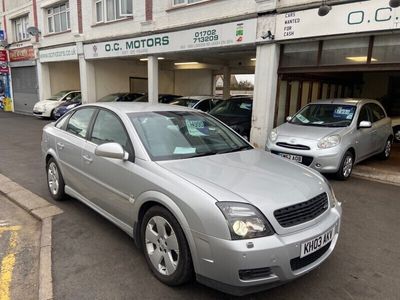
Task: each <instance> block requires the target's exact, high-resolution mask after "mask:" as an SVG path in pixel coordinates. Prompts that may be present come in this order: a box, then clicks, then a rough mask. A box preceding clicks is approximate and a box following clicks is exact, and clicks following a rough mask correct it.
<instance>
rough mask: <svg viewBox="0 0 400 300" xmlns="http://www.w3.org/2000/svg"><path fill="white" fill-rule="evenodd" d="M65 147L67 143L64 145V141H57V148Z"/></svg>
mask: <svg viewBox="0 0 400 300" xmlns="http://www.w3.org/2000/svg"><path fill="white" fill-rule="evenodd" d="M64 147H65V145H64V144H63V143H60V142H58V143H57V148H58V149H59V150H62V149H64Z"/></svg>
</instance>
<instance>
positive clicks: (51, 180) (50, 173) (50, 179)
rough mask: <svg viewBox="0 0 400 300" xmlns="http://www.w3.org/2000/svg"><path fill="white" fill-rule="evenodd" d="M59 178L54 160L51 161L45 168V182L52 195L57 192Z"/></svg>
mask: <svg viewBox="0 0 400 300" xmlns="http://www.w3.org/2000/svg"><path fill="white" fill-rule="evenodd" d="M59 180H60V178H59V174H58V168H57V165H56V164H55V163H54V162H51V163H50V164H49V167H48V170H47V183H48V185H49V189H50V192H51V193H52V194H53V195H57V193H58V189H59V186H60V184H59Z"/></svg>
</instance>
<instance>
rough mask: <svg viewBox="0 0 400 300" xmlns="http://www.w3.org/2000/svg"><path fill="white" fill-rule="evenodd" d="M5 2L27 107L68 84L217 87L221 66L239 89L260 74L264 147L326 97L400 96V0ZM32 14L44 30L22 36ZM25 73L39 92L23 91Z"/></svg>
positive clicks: (255, 123)
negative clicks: (394, 0)
mask: <svg viewBox="0 0 400 300" xmlns="http://www.w3.org/2000/svg"><path fill="white" fill-rule="evenodd" d="M3 2H4V5H3V13H2V20H3V22H2V28H3V29H4V30H5V31H6V32H7V36H6V37H7V42H8V43H9V45H10V46H9V47H8V49H9V50H8V51H11V50H13V51H18V49H20V48H21V49H22V48H27V47H28V48H31V49H32V50H29V51H30V52H29V51H28V52H27V53H28V54H27V55H26V57H25V58H24V59H20V60H19V61H16V62H13V63H14V65H11V67H12V69H11V76H12V78H13V80H12V82H13V92H14V97H13V100H14V101H13V103H14V110H15V111H20V112H24V108H25V112H29V109H30V108H31V107H33V104H34V102H36V101H37V99H45V98H47V97H49V96H50V95H51V94H54V93H57V92H58V91H60V90H67V89H71V90H72V89H80V90H81V91H82V98H83V101H84V102H95V101H96V100H98V99H100V98H101V97H103V96H105V95H107V94H110V93H115V92H128V91H131V92H146V93H148V94H149V99H150V101H154V99H158V97H157V96H158V94H161V93H170V94H178V95H210V94H213V93H215V90H216V87H215V85H216V78H217V77H218V78H220V76H221V75H223V78H224V85H223V86H224V87H223V94H224V97H225V98H227V97H228V96H229V95H230V90H229V89H230V77H231V75H232V74H253V75H254V91H253V93H254V100H253V101H254V104H253V115H252V131H251V137H250V139H251V141H252V142H253V144H255V145H256V146H258V147H263V145H264V144H265V141H266V137H267V133H268V132H269V131H270V130H271V129H272V127H273V126H276V125H279V124H281V123H282V122H284V120H285V118H286V116H288V115H292V114H293V113H294V112H295V111H297V110H298V109H299V108H300V107H302V106H304V105H305V104H307V103H309V102H311V101H314V100H316V99H320V98H322V99H324V98H332V97H365V98H380V99H383V101H386V102H388V103H390V105H389V106H391V103H392V102H393V103H394V102H395V101H396V100H395V99H396V97H397V99H400V90H399V87H400V8H392V7H390V6H389V0H387V1H386V0H369V1H334V0H332V1H328V3H329V4H331V5H332V6H331V10H328V11H327V14H325V15H324V16H320V15H319V10H320V6H321V4H322V1H306V0H280V1H276V0H140V1H139V0H111V1H110V0H88V1H83V0H70V1H59V0H56V1H54V0H36V1H32V0H31V1H25V4H21V5H20V6H19V9H18V8H15V7H13V8H12V12H11V13H10V9H8V7H7V6H8V5H11V6H13V5H14V6H15V1H11V0H8V1H7V0H6V1H3ZM22 2H24V1H18V3H22ZM12 3H14V4H12ZM21 20H28V21H27V22H28V23H29V24H25V23H24V24H25V29H26V27H27V26H28V25H29V26H34V27H36V28H38V31H39V32H38V33H37V34H36V35H34V36H27V37H23V38H24V39H23V40H22V41H17V39H18V37H19V35H18V32H19V31H20V30H22V31H23V29H21V28H22V27H21V26H20V23H21V22H20V21H21ZM4 25H7V26H4ZM6 27H7V28H6ZM25 31H26V30H25ZM18 68H20V69H18ZM21 68H25V69H21ZM28 69H29V70H35V72H33V73H32V74H31V73H28V71H26V72H25V70H28ZM20 70H24V71H23V72H21V71H20ZM27 74H30V75H27ZM36 74H37V76H36ZM24 76H25V77H29V78H30V79H28V78H25V77H24ZM14 77H16V78H25V79H23V80H22V81H21V80H19V79H18V80H19V85H18V83H17V81H18V80H17V79H15V80H14ZM21 82H22V83H25V82H29V88H30V89H29V91H30V94H32V95H36V98H35V97H27V96H25V95H24V94H23V93H20V94H18V93H19V91H21V90H24V88H25V87H22V88H21V87H20V85H21ZM36 83H37V84H36ZM27 85H28V84H27ZM33 87H34V88H33ZM26 90H28V89H26ZM21 107H22V108H21Z"/></svg>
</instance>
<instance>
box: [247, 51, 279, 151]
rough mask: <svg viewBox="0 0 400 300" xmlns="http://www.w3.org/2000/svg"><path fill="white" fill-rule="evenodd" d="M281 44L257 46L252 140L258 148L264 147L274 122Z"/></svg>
mask: <svg viewBox="0 0 400 300" xmlns="http://www.w3.org/2000/svg"><path fill="white" fill-rule="evenodd" d="M278 65H279V45H277V44H263V45H259V46H257V61H256V72H255V81H254V100H253V101H254V102H253V115H252V129H251V133H250V141H251V143H252V144H253V145H254V146H255V147H257V148H264V147H265V142H266V141H267V137H268V134H269V132H270V131H271V129H272V127H273V123H274V116H275V102H276V87H277V82H278Z"/></svg>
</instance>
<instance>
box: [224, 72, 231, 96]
mask: <svg viewBox="0 0 400 300" xmlns="http://www.w3.org/2000/svg"><path fill="white" fill-rule="evenodd" d="M230 96H231V68H229V67H227V66H225V67H224V90H223V97H224V99H228V98H229V97H230Z"/></svg>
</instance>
